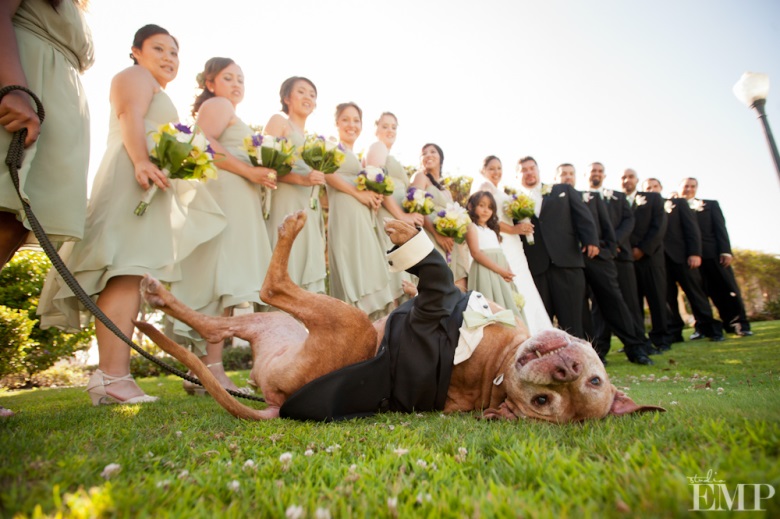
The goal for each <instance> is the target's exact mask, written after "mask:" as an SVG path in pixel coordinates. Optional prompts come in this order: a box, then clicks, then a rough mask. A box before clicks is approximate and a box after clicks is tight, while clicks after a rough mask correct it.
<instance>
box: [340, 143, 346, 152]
mask: <svg viewBox="0 0 780 519" xmlns="http://www.w3.org/2000/svg"><path fill="white" fill-rule="evenodd" d="M339 149H340V150H341V151H346V150H345V149H344V146H342V145H341V143H339Z"/></svg>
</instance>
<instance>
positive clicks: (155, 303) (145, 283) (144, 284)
mask: <svg viewBox="0 0 780 519" xmlns="http://www.w3.org/2000/svg"><path fill="white" fill-rule="evenodd" d="M166 292H167V290H165V287H164V286H163V284H162V283H160V282H159V281H158V280H156V279H154V278H153V277H152V276H150V275H149V274H144V277H143V279H142V280H141V297H143V299H144V301H146V302H147V303H149V304H150V305H151V306H152V307H154V308H163V307H165V299H164V295H165V293H166Z"/></svg>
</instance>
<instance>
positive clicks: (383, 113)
mask: <svg viewBox="0 0 780 519" xmlns="http://www.w3.org/2000/svg"><path fill="white" fill-rule="evenodd" d="M386 115H389V116H390V117H392V118H393V119H395V124H398V117H396V116H395V114H394V113H393V112H382V113H381V114H380V115H379V117H377V119H376V121H374V126H379V121H381V120H382V117H384V116H386Z"/></svg>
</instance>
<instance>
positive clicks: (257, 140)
mask: <svg viewBox="0 0 780 519" xmlns="http://www.w3.org/2000/svg"><path fill="white" fill-rule="evenodd" d="M261 144H263V136H262V135H258V134H254V135H252V146H254V147H255V148H259V147H260V145H261Z"/></svg>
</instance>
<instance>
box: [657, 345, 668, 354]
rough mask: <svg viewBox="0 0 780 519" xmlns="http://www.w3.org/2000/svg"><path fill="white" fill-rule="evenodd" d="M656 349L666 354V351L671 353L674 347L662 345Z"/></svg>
mask: <svg viewBox="0 0 780 519" xmlns="http://www.w3.org/2000/svg"><path fill="white" fill-rule="evenodd" d="M656 349H658V351H660V352H661V353H663V352H665V351H669V350H671V349H672V347H671V346H669V345H668V344H662V345H660V346H656Z"/></svg>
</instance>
